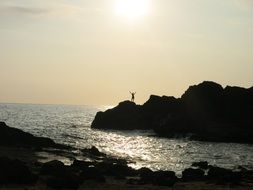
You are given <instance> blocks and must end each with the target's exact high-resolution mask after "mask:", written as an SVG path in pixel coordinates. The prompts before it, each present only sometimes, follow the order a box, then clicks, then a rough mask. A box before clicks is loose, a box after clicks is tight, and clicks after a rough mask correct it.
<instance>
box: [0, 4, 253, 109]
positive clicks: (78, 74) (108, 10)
mask: <svg viewBox="0 0 253 190" xmlns="http://www.w3.org/2000/svg"><path fill="white" fill-rule="evenodd" d="M204 80H209V81H215V82H218V83H220V84H221V85H223V86H224V87H225V86H226V85H231V86H243V87H247V88H248V87H251V86H253V1H252V0H204V1H203V0H191V1H189V0H54V1H52V0H1V1H0V89H1V92H0V102H8V103H40V104H78V105H116V104H117V103H118V102H120V101H123V100H126V99H130V98H131V95H130V93H129V91H136V92H137V93H136V102H137V103H138V104H142V103H144V102H145V101H146V100H147V99H148V98H149V96H150V95H151V94H156V95H160V96H161V95H168V96H175V97H180V96H181V95H182V94H183V93H184V91H185V90H186V89H187V88H188V86H189V85H194V84H198V83H200V82H202V81H204Z"/></svg>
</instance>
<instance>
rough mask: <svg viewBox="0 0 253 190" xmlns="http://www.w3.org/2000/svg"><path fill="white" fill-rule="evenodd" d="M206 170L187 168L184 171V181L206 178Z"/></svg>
mask: <svg viewBox="0 0 253 190" xmlns="http://www.w3.org/2000/svg"><path fill="white" fill-rule="evenodd" d="M204 174H205V172H204V171H203V170H201V169H192V168H187V169H185V170H184V171H183V172H182V178H183V180H184V181H195V180H196V181H199V180H203V179H204Z"/></svg>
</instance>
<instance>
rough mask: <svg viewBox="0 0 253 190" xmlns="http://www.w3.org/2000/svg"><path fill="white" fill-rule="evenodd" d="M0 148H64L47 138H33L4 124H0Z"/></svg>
mask: <svg viewBox="0 0 253 190" xmlns="http://www.w3.org/2000/svg"><path fill="white" fill-rule="evenodd" d="M0 146H14V147H34V148H43V147H51V148H66V146H64V145H59V144H56V143H55V142H54V141H53V140H51V139H49V138H45V137H35V136H33V135H32V134H30V133H26V132H24V131H22V130H20V129H16V128H12V127H9V126H7V125H6V124H5V123H4V122H0Z"/></svg>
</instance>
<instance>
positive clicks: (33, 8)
mask: <svg viewBox="0 0 253 190" xmlns="http://www.w3.org/2000/svg"><path fill="white" fill-rule="evenodd" d="M79 11H80V8H79V7H78V6H75V5H73V4H69V3H66V2H62V1H46V0H45V1H43V3H28V4H22V5H20V3H18V2H14V3H13V2H12V4H6V3H5V4H1V3H0V16H8V17H15V18H16V17H17V16H20V17H45V18H52V17H54V18H58V17H69V16H73V15H76V13H78V12H79Z"/></svg>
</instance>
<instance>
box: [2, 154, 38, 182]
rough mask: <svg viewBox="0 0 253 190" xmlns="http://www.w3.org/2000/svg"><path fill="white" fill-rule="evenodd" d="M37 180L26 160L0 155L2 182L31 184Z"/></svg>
mask: <svg viewBox="0 0 253 190" xmlns="http://www.w3.org/2000/svg"><path fill="white" fill-rule="evenodd" d="M36 180H37V176H36V175H34V174H33V173H32V172H31V171H30V169H29V168H28V167H27V166H26V165H25V163H24V162H22V161H19V160H11V159H9V158H6V157H0V184H30V183H34V182H35V181H36Z"/></svg>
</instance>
